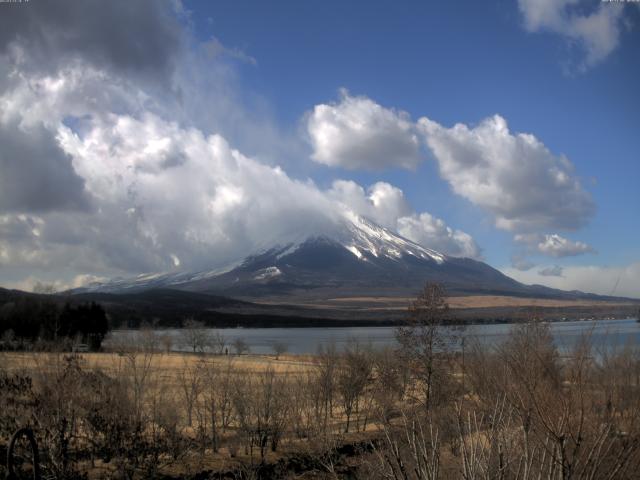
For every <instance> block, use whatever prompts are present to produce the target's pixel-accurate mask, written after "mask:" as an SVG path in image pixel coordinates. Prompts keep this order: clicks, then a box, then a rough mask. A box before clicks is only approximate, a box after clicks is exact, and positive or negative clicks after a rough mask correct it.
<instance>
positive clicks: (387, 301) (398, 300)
mask: <svg viewBox="0 0 640 480" xmlns="http://www.w3.org/2000/svg"><path fill="white" fill-rule="evenodd" d="M414 300H415V298H411V297H344V298H330V299H328V300H327V303H328V304H333V305H354V306H359V305H378V306H379V307H378V308H386V309H398V310H406V308H407V306H408V305H409V304H410V303H411V302H412V301H414ZM447 302H448V304H449V307H450V308H452V309H456V308H494V307H589V306H633V305H636V303H633V302H610V301H602V300H558V299H548V298H522V297H508V296H501V295H470V296H465V297H448V298H447ZM373 308H375V307H373Z"/></svg>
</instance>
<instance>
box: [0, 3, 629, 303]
mask: <svg viewBox="0 0 640 480" xmlns="http://www.w3.org/2000/svg"><path fill="white" fill-rule="evenodd" d="M64 3H65V2H62V4H61V7H62V8H60V9H59V10H60V12H58V11H56V10H53V9H52V8H49V7H47V6H45V5H44V4H42V3H39V2H32V4H29V5H28V6H27V7H25V6H24V5H23V6H22V7H24V8H21V7H11V9H9V7H7V6H6V5H1V6H0V8H1V9H2V10H3V11H2V12H0V13H2V17H3V19H4V20H5V22H8V23H7V24H6V25H4V27H5V28H4V31H5V33H4V34H3V35H0V74H2V76H3V77H2V81H1V82H0V101H2V102H3V105H5V106H7V108H6V109H5V110H6V111H5V113H4V114H0V134H1V135H6V136H7V138H8V139H11V141H10V142H8V143H6V145H7V146H6V147H5V154H4V156H3V155H2V154H0V165H2V168H3V170H4V171H5V172H6V173H5V176H4V177H5V179H4V182H5V183H2V179H0V187H3V186H4V187H5V188H4V190H5V192H9V193H5V194H4V196H3V194H0V220H1V221H0V284H4V285H6V286H15V287H20V288H32V287H33V286H34V285H36V284H38V283H42V282H45V283H53V284H55V285H57V286H59V287H63V286H73V285H78V284H81V283H83V282H86V281H91V280H97V279H102V278H107V277H112V276H117V275H120V276H127V275H134V274H138V273H142V272H148V271H165V270H167V269H172V268H197V267H199V266H203V265H204V264H211V265H212V266H213V265H222V264H224V263H225V262H229V261H232V260H235V259H236V258H239V257H241V256H242V255H244V254H246V253H250V252H251V251H252V250H253V249H255V248H258V247H260V246H263V245H262V244H263V243H264V242H266V241H268V239H274V240H277V239H282V238H285V237H286V236H287V235H289V234H290V232H291V231H299V230H300V228H303V227H301V225H302V224H303V223H304V219H305V218H306V219H308V218H310V215H311V216H312V217H313V218H316V216H318V218H320V217H322V218H324V216H326V215H328V216H329V217H331V215H333V214H334V213H335V212H334V210H335V209H336V208H338V207H336V206H335V205H337V204H340V205H341V206H342V207H345V208H348V209H351V210H354V211H356V213H359V214H363V215H367V216H370V217H373V218H374V220H376V221H379V222H381V223H383V224H385V226H387V227H389V228H391V229H393V230H396V231H398V232H399V233H401V234H403V235H405V236H409V237H410V238H411V239H412V240H414V241H418V242H420V243H423V244H426V246H429V247H432V248H436V249H441V250H444V251H445V253H449V254H452V255H468V256H473V257H476V258H482V259H483V260H485V261H487V262H488V263H490V264H491V265H493V266H495V267H496V268H500V269H501V270H503V271H504V272H506V273H507V274H509V275H512V276H514V277H515V278H517V279H519V280H522V281H525V282H527V283H534V282H535V283H544V284H547V285H551V286H555V287H559V288H568V289H572V288H579V289H583V290H587V291H594V292H597V293H612V292H613V293H619V294H624V295H631V296H638V297H640V287H638V286H637V285H640V221H639V217H640V215H639V214H640V188H639V187H638V178H640V161H639V160H640V158H638V153H637V152H638V151H639V148H638V147H640V135H638V133H637V130H638V127H639V126H640V93H639V92H638V85H640V62H639V61H638V58H639V55H638V46H639V45H640V27H639V23H640V8H638V5H637V4H635V3H633V2H629V3H624V2H622V3H620V2H613V3H609V2H598V1H590V0H559V1H557V2H546V1H535V0H519V1H516V0H514V1H506V0H505V1H494V2H472V1H461V2H432V1H429V2H409V1H403V2H383V1H376V2H337V1H336V2H332V1H322V2H320V1H303V2H301V1H288V2H287V1H280V2H258V1H252V2H249V1H237V0H236V1H216V2H208V1H191V0H185V1H184V2H183V3H175V2H173V3H172V2H141V3H140V5H139V6H138V5H127V3H126V2H110V3H109V5H106V4H105V5H100V4H99V2H98V3H96V2H93V3H96V4H95V5H93V4H92V2H87V3H88V5H87V6H86V8H84V7H83V8H80V9H78V8H76V9H74V10H73V18H71V19H70V20H66V19H65V18H66V17H63V16H62V15H63V14H64V12H65V8H64V6H65V5H64ZM89 4H91V5H89ZM66 7H69V4H67V5H66ZM67 10H68V8H67ZM68 13H69V11H67V14H68ZM68 16H69V15H68ZM122 18H127V21H126V22H123V21H121V20H122ZM65 22H68V23H65ZM1 26H3V25H2V22H1V21H0V27H1ZM26 26H28V27H29V28H26ZM25 32H28V33H25ZM62 32H64V33H65V34H64V35H63V34H62ZM42 38H47V39H48V42H47V43H46V44H45V43H43V42H42ZM16 78H22V79H23V81H22V82H18V81H17V80H16ZM25 85H26V86H25ZM32 105H38V108H33V107H31V106H32ZM354 121H355V122H356V123H360V124H362V125H364V127H363V128H364V131H363V130H362V129H361V130H357V131H356V130H351V129H350V128H351V127H349V125H352V123H349V122H354ZM456 124H459V127H455V128H454V125H456ZM336 129H337V130H336ZM332 132H333V133H332ZM519 134H523V135H519ZM21 135H23V136H24V142H23V141H22V140H21V139H22V137H21ZM327 135H328V136H327ZM34 139H36V140H34ZM323 142H324V143H323ZM40 143H41V145H40ZM34 145H38V148H39V150H38V149H36V147H34ZM34 150H37V151H36V152H35V153H34ZM14 151H15V152H17V153H18V154H19V155H16V156H11V155H10V153H13V152H14ZM234 151H237V152H239V154H240V155H242V158H239V157H238V156H237V155H236V153H234ZM42 152H50V155H49V158H50V159H51V160H49V161H48V163H46V164H40V163H39V162H40V160H35V159H34V160H33V161H23V162H22V163H20V164H18V163H16V160H14V158H17V157H18V156H20V158H29V155H35V154H38V153H39V154H41V153H42ZM141 152H144V153H141ZM145 155H148V156H145ZM34 158H35V157H34ZM567 160H568V162H567ZM28 169H33V171H37V172H40V173H38V174H37V175H35V176H34V175H27V172H28ZM234 172H235V173H234ZM279 172H280V173H279ZM469 172H474V173H472V174H469ZM12 175H13V177H12ZM271 176H273V178H271ZM529 177H530V179H531V181H530V182H528V181H527V178H529ZM25 178H29V180H28V182H27V184H24V185H26V186H25V188H22V189H13V190H12V189H11V188H9V187H10V186H11V185H16V184H18V183H19V182H20V181H22V182H24V179H25ZM21 179H22V180H21ZM559 179H560V180H559ZM280 181H282V182H283V183H282V185H281V186H280V187H279V190H278V191H274V190H273V189H272V186H273V185H275V184H278V182H280ZM56 182H59V183H56ZM349 182H350V183H349ZM186 185H188V187H186ZM563 185H564V186H563ZM14 190H15V191H14ZM29 192H32V194H33V196H34V197H33V198H31V197H29V195H30V193H29ZM60 192H65V194H64V195H62V194H61V193H60ZM283 192H285V193H286V194H285V193H283ZM47 195H50V197H51V198H48V197H47ZM288 195H290V196H288ZM295 195H298V196H300V197H304V199H303V200H301V201H300V202H299V203H300V205H301V206H300V209H299V211H293V210H291V208H290V203H291V202H290V201H289V198H293V197H294V196H295ZM63 197H64V198H63ZM376 202H377V203H376ZM342 207H340V208H342ZM309 212H313V214H310V213H309ZM258 216H259V217H260V220H261V222H263V223H264V225H263V224H262V223H260V222H256V223H257V224H256V225H253V224H250V222H248V221H247V222H243V221H240V220H239V218H245V219H246V218H257V217H258ZM284 217H286V218H288V219H292V220H291V221H287V222H284V221H282V220H281V218H284ZM177 218H179V219H180V221H179V222H177V223H176V224H175V225H174V227H175V228H174V229H169V228H168V227H167V224H172V223H173V222H174V221H175V219H177ZM167 219H171V220H169V221H168V220H167ZM297 222H301V223H300V224H299V223H297ZM318 222H320V223H321V221H320V220H318ZM318 222H315V223H314V224H316V223H317V224H319V223H318ZM265 225H267V226H268V227H265ZM83 227H85V228H83ZM265 228H267V229H268V230H270V235H267V236H266V238H263V237H265V236H264V235H262V233H260V232H264V229H265ZM256 232H258V233H256ZM112 235H113V237H112ZM212 252H215V253H212ZM557 267H560V268H557ZM615 285H618V286H617V287H615V289H614V286H615Z"/></svg>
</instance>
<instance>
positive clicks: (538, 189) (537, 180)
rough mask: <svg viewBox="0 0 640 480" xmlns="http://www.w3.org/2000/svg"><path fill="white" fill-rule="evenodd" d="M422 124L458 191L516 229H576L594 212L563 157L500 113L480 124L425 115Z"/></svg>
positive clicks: (501, 225)
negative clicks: (442, 122) (513, 129)
mask: <svg viewBox="0 0 640 480" xmlns="http://www.w3.org/2000/svg"><path fill="white" fill-rule="evenodd" d="M418 123H419V126H420V129H421V130H422V132H423V133H424V136H425V139H426V142H427V144H428V146H429V148H430V149H431V151H432V152H433V154H434V156H435V158H436V160H437V162H438V165H439V167H440V174H441V176H442V177H443V178H444V179H445V180H447V181H448V182H449V184H450V185H451V187H452V189H453V191H454V192H455V193H457V194H458V195H461V196H463V197H465V198H466V199H468V200H470V201H471V202H473V203H474V204H476V205H478V206H480V207H482V208H484V209H486V210H488V211H489V212H491V213H492V214H493V215H494V217H495V222H496V226H498V227H499V228H502V229H506V230H511V231H516V232H518V231H540V230H545V229H550V228H559V229H576V228H579V227H581V226H583V225H584V224H585V223H586V222H587V221H588V220H589V219H590V218H591V216H592V215H593V213H594V210H595V209H594V204H593V201H592V199H591V195H590V194H589V193H588V192H587V191H585V190H584V188H583V187H582V185H581V183H580V181H579V180H578V178H577V177H576V176H575V173H574V169H573V165H572V164H571V162H570V161H569V160H568V159H567V158H566V157H565V156H563V155H554V154H553V153H551V152H550V151H549V150H548V149H547V147H545V145H544V144H543V143H542V142H540V141H539V140H538V139H537V138H536V137H535V136H533V135H531V134H526V133H517V134H512V133H511V132H510V131H509V128H508V125H507V122H506V120H505V119H504V118H502V117H501V116H499V115H494V116H493V117H490V118H487V119H485V120H483V121H482V122H481V123H480V124H479V125H478V126H476V127H475V128H469V127H468V126H466V125H464V124H456V125H455V126H453V127H452V128H446V127H443V126H442V125H440V124H438V123H436V122H434V121H432V120H429V119H428V118H424V117H423V118H421V119H420V120H419V122H418Z"/></svg>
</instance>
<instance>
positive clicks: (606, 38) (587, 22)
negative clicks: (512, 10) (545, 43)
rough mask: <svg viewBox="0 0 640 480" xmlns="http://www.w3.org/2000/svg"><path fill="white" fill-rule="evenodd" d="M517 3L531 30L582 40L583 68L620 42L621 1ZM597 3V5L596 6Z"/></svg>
mask: <svg viewBox="0 0 640 480" xmlns="http://www.w3.org/2000/svg"><path fill="white" fill-rule="evenodd" d="M518 4H519V6H520V12H521V13H522V15H523V17H524V24H525V28H526V29H527V30H528V31H530V32H538V31H548V32H552V33H556V34H559V35H562V36H564V37H566V38H567V39H568V40H570V41H571V42H577V43H578V44H579V46H580V48H581V49H582V50H583V52H584V60H583V61H582V62H581V64H580V65H579V67H580V68H581V69H585V68H588V67H592V66H594V65H596V64H598V63H600V62H601V61H602V60H604V59H605V58H606V57H607V56H608V55H609V54H611V52H613V51H614V50H615V49H616V47H617V46H618V44H619V42H620V35H621V32H622V29H623V21H622V16H623V12H624V6H623V5H622V3H619V2H606V1H603V2H598V3H594V2H588V1H586V2H585V1H582V2H581V1H580V0H518ZM594 5H597V6H595V8H593V6H594ZM587 10H588V11H587Z"/></svg>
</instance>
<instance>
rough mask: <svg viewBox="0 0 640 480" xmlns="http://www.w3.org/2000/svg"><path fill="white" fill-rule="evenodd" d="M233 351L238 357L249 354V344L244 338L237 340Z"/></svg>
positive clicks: (234, 342)
mask: <svg viewBox="0 0 640 480" xmlns="http://www.w3.org/2000/svg"><path fill="white" fill-rule="evenodd" d="M232 346H233V349H234V351H235V352H236V355H243V354H245V353H249V351H250V348H249V344H248V343H247V342H246V341H245V340H244V339H243V338H236V339H235V340H234V341H233V343H232Z"/></svg>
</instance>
